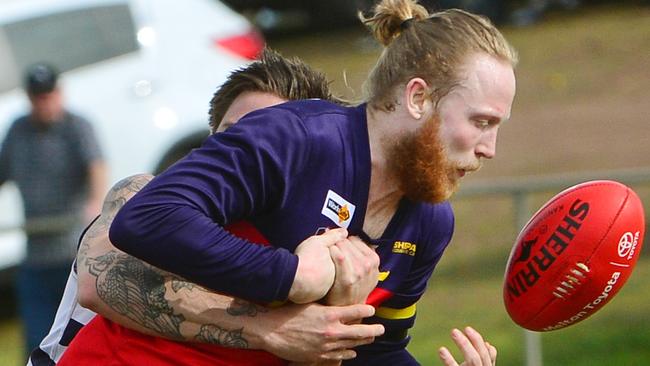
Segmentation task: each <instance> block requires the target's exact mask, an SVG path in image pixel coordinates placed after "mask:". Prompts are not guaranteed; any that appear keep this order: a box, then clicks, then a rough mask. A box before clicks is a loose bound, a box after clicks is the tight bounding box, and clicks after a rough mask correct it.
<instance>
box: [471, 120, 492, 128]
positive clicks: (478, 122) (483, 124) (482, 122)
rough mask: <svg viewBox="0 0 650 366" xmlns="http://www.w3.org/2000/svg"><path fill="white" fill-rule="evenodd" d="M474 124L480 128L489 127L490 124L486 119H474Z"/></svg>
mask: <svg viewBox="0 0 650 366" xmlns="http://www.w3.org/2000/svg"><path fill="white" fill-rule="evenodd" d="M474 124H475V125H476V127H478V128H480V129H482V130H484V129H486V128H488V127H490V125H491V123H490V121H489V120H487V119H475V120H474Z"/></svg>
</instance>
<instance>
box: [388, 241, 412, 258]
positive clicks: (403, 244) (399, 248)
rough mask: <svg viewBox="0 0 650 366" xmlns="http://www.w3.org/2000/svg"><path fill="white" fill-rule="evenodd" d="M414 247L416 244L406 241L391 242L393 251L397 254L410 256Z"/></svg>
mask: <svg viewBox="0 0 650 366" xmlns="http://www.w3.org/2000/svg"><path fill="white" fill-rule="evenodd" d="M416 249H417V245H415V244H413V243H409V242H407V241H396V242H395V243H394V244H393V253H397V254H408V255H410V256H414V255H415V250H416Z"/></svg>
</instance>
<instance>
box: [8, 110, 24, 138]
mask: <svg viewBox="0 0 650 366" xmlns="http://www.w3.org/2000/svg"><path fill="white" fill-rule="evenodd" d="M28 117H29V116H27V115H25V116H20V117H18V118H16V119H15V120H13V121H12V122H11V124H10V125H9V128H8V129H7V133H6V137H5V139H12V138H16V137H18V138H20V136H23V135H24V134H27V133H28V132H29V118H28Z"/></svg>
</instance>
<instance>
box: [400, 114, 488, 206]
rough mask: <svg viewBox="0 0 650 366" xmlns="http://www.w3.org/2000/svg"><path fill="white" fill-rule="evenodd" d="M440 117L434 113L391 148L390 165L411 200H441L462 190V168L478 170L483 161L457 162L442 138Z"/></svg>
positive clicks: (401, 187) (433, 201) (427, 201)
mask: <svg viewBox="0 0 650 366" xmlns="http://www.w3.org/2000/svg"><path fill="white" fill-rule="evenodd" d="M439 127H440V118H439V116H438V115H434V116H433V117H431V119H429V120H428V121H426V122H425V123H424V124H423V125H422V127H420V128H419V129H418V130H417V131H415V132H413V133H411V134H410V135H408V136H405V137H403V138H401V139H400V140H398V141H396V142H395V143H394V144H393V145H392V147H391V148H390V154H389V155H388V156H389V158H388V167H389V169H390V171H391V173H392V175H393V176H394V177H396V178H397V181H398V183H399V186H400V189H401V190H402V192H403V193H404V195H405V196H406V198H408V199H409V200H411V201H414V202H426V203H440V202H443V201H445V200H447V199H449V197H451V195H452V194H454V192H456V190H457V189H458V183H459V179H460V176H459V173H458V170H459V169H462V170H466V171H472V170H478V169H479V167H480V162H479V161H478V160H476V161H475V162H472V163H467V164H460V163H453V162H451V161H449V159H448V158H447V153H446V152H445V148H444V146H443V144H442V142H441V140H440V137H439V133H438V131H439Z"/></svg>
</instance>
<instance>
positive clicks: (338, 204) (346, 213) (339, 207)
mask: <svg viewBox="0 0 650 366" xmlns="http://www.w3.org/2000/svg"><path fill="white" fill-rule="evenodd" d="M354 209H355V206H354V205H353V204H352V203H350V202H348V201H347V200H346V199H345V198H343V197H341V196H339V195H338V194H337V193H336V192H334V191H332V190H329V191H327V196H326V197H325V202H324V203H323V209H322V210H321V213H322V214H323V215H325V216H326V217H327V218H329V219H330V220H332V221H333V222H334V223H335V224H336V225H337V226H339V227H342V228H345V229H347V228H348V226H350V222H352V217H353V216H354Z"/></svg>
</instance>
